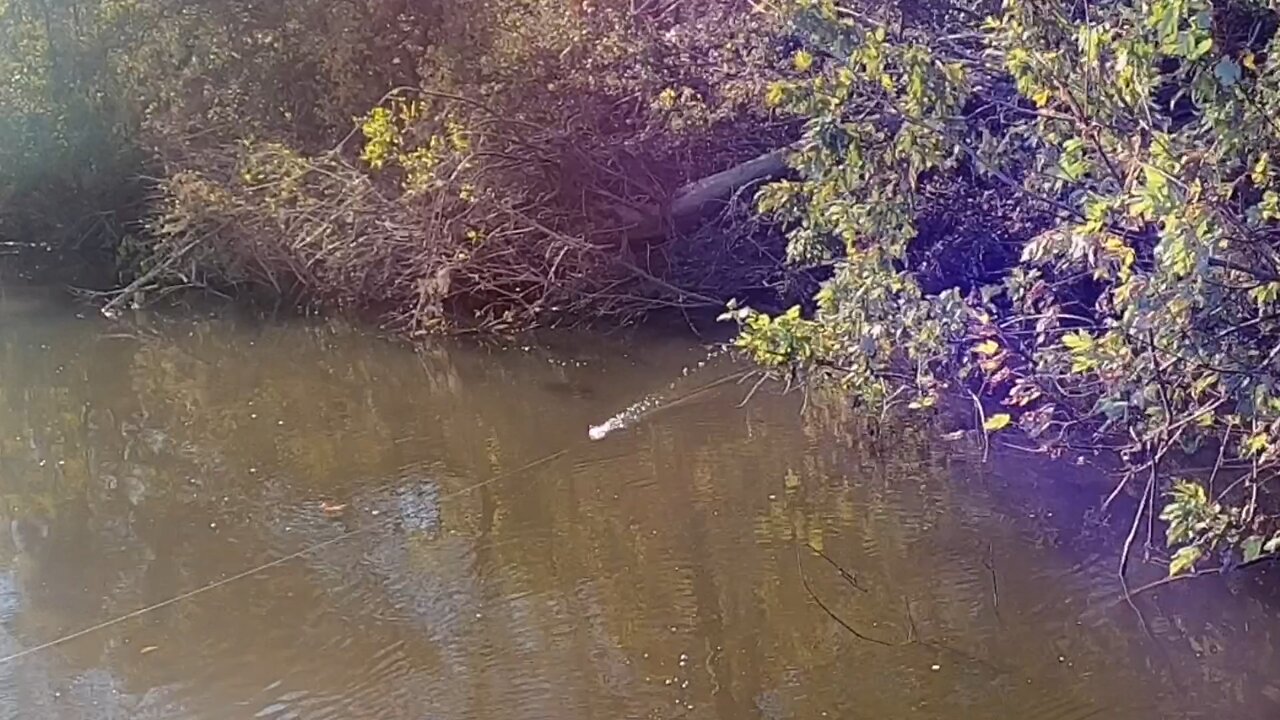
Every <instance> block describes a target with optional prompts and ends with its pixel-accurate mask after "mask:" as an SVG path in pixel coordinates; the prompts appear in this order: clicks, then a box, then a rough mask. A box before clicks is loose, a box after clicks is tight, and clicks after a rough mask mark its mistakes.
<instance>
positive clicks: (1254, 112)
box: [0, 0, 1280, 575]
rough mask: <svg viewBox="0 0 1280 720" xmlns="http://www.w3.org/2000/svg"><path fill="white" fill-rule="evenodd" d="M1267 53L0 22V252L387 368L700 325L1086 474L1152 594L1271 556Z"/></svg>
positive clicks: (1162, 38)
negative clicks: (500, 334)
mask: <svg viewBox="0 0 1280 720" xmlns="http://www.w3.org/2000/svg"><path fill="white" fill-rule="evenodd" d="M1277 17H1278V16H1277V13H1276V12H1275V11H1274V10H1273V9H1272V8H1271V7H1270V6H1269V5H1267V4H1265V3H1262V2H1258V1H1257V0H1216V1H1211V0H1133V1H1132V2H1089V1H1088V0H1075V1H1068V0H1005V2H1003V4H1001V5H997V4H994V3H990V2H987V3H984V2H981V1H962V0H957V1H956V2H947V1H946V0H929V1H927V2H908V1H907V0H902V1H901V2H897V3H887V4H886V3H854V2H846V3H837V2H834V1H832V0H776V2H774V3H772V4H768V3H766V4H759V3H752V2H748V1H747V0H699V1H698V2H693V1H692V0H689V1H685V2H681V1H680V0H674V1H670V2H663V1H661V0H644V1H641V0H603V1H601V2H592V0H576V1H570V0H523V1H522V2H511V1H510V0H338V1H337V2H324V3H321V2H317V1H316V0H290V1H289V2H280V1H279V0H270V1H269V0H204V1H202V2H179V1H178V0H4V1H3V2H0V73H3V75H4V77H5V79H6V82H5V83H3V84H0V136H3V138H4V140H5V142H4V144H3V145H0V242H4V243H5V245H3V246H0V248H22V247H26V246H30V245H41V246H44V247H45V249H47V250H51V251H53V252H52V253H51V254H52V255H54V256H58V257H75V258H81V259H83V258H86V257H87V258H95V259H96V262H99V263H104V264H107V265H109V266H110V267H111V268H113V269H114V270H118V271H119V272H120V273H121V277H120V278H119V280H120V281H121V283H122V284H124V285H125V291H124V292H120V293H117V294H114V295H113V296H112V297H113V299H112V300H110V301H109V304H108V309H110V310H114V309H116V308H118V307H119V306H121V305H122V304H124V303H127V302H129V303H131V302H136V301H138V300H139V299H140V298H141V297H142V296H143V295H144V294H146V293H152V292H154V291H164V290H165V289H168V288H173V287H181V286H201V287H210V288H214V289H218V290H220V291H227V290H236V289H240V288H268V289H270V291H271V292H272V293H275V294H278V295H282V296H286V297H290V298H295V299H300V300H303V301H307V302H319V303H324V304H328V305H332V306H341V307H353V308H358V309H362V310H372V311H375V312H377V313H378V314H379V315H380V316H382V317H383V318H385V319H386V320H387V321H388V322H389V324H391V325H392V326H393V327H395V328H396V329H397V330H399V331H402V332H405V333H407V334H418V333H424V332H432V331H439V330H444V329H452V330H459V329H483V330H488V331H495V330H496V331H507V330H516V329H521V328H526V327H531V326H536V325H547V324H558V323H567V322H575V321H579V320H582V319H602V318H603V319H610V320H612V321H615V322H617V321H622V320H629V319H631V318H634V317H636V316H637V315H638V314H641V313H643V312H646V311H649V310H653V309H657V308H670V307H675V308H681V309H689V308H693V307H698V306H708V307H722V306H723V305H724V304H726V302H728V304H729V305H730V312H729V314H728V315H729V317H730V318H731V319H735V320H737V321H738V322H740V323H741V324H742V326H743V332H742V334H741V336H740V340H739V344H740V345H741V346H742V347H743V348H744V349H746V350H747V351H748V352H750V353H752V354H753V355H754V356H755V357H756V358H757V359H758V360H760V361H761V362H762V363H763V364H765V365H766V366H769V367H772V368H779V369H783V368H785V369H787V370H789V371H791V372H799V373H803V374H804V375H805V377H806V378H808V379H810V380H812V381H823V380H828V381H835V382H837V383H840V384H841V385H843V386H844V387H845V388H846V389H847V390H848V391H849V392H850V393H851V394H852V395H853V396H854V397H855V398H857V399H858V400H859V401H860V402H862V403H864V404H866V405H867V406H868V407H870V408H872V409H874V410H876V411H878V412H880V413H881V414H883V413H886V412H887V411H889V410H890V409H891V408H894V407H897V406H903V407H906V408H911V409H919V410H924V409H928V408H932V407H935V406H937V405H938V404H939V403H940V401H941V400H942V399H944V398H948V397H956V396H959V397H964V398H966V402H968V401H969V400H970V399H971V401H972V406H973V408H974V414H975V418H976V425H978V426H980V428H981V430H982V438H983V442H992V441H1001V442H1006V443H1009V444H1019V445H1022V446H1025V447H1031V448H1033V449H1036V450H1039V451H1044V452H1050V453H1054V454H1063V455H1068V456H1070V457H1081V456H1082V454H1084V455H1087V454H1089V453H1091V452H1092V451H1095V450H1106V451H1108V452H1112V453H1114V454H1115V455H1116V456H1117V457H1119V458H1120V459H1121V461H1122V463H1123V467H1124V471H1123V473H1122V474H1123V482H1121V483H1120V484H1119V485H1118V486H1117V488H1116V493H1114V494H1113V498H1114V497H1116V496H1119V495H1120V494H1122V493H1123V492H1124V491H1126V490H1128V491H1130V493H1131V494H1132V495H1134V496H1135V497H1137V498H1138V504H1137V511H1136V512H1135V513H1134V516H1133V522H1132V525H1131V528H1130V532H1129V535H1128V542H1127V543H1126V546H1125V557H1126V559H1127V558H1128V556H1129V554H1130V551H1131V550H1133V549H1135V548H1137V547H1139V546H1140V545H1141V546H1145V547H1146V548H1147V549H1148V552H1150V551H1151V549H1152V548H1151V545H1152V543H1151V532H1152V529H1153V527H1154V525H1155V523H1154V518H1153V517H1152V516H1153V515H1154V513H1155V510H1156V509H1157V508H1159V507H1160V506H1161V505H1163V506H1164V510H1163V517H1164V519H1165V520H1166V521H1168V523H1169V535H1168V537H1169V540H1170V542H1171V544H1172V546H1173V547H1174V551H1173V554H1172V557H1171V560H1170V571H1171V573H1173V574H1175V575H1176V574H1188V573H1189V572H1190V571H1193V570H1195V569H1196V568H1199V569H1200V571H1201V572H1204V571H1217V570H1220V569H1226V568H1230V567H1233V566H1235V565H1238V564H1240V563H1250V562H1255V561H1257V560H1259V559H1262V558H1265V557H1268V556H1269V555H1271V554H1273V553H1275V552H1277V551H1280V524H1278V523H1277V520H1276V513H1275V508H1274V507H1273V506H1274V505H1275V502H1274V500H1273V499H1271V493H1270V492H1269V491H1270V490H1273V489H1274V488H1272V487H1269V486H1271V485H1274V477H1275V474H1276V472H1277V470H1278V469H1280V389H1277V387H1276V385H1277V381H1278V380H1280V374H1278V372H1277V371H1278V370H1280V342H1278V340H1277V338H1280V232H1278V231H1280V225H1278V221H1280V194H1278V193H1277V192H1276V190H1274V189H1273V187H1274V182H1275V179H1276V175H1277V172H1280V169H1277V167H1276V163H1277V162H1280V114H1278V112H1277V111H1280V83H1277V74H1278V73H1280V56H1277V53H1276V51H1275V50H1276V48H1275V46H1276V44H1277V43H1280V39H1278V38H1277V37H1276V27H1277ZM783 159H785V161H786V162H785V165H784V164H783V162H782V161H783ZM753 198H754V200H755V202H754V203H753V202H752V199H753ZM819 281H821V282H819ZM792 303H796V305H795V307H794V308H793V309H792V310H790V311H785V312H781V310H782V308H785V307H787V306H789V305H791V304H792ZM1198 458H1204V462H1203V463H1201V462H1199V461H1198V460H1197V459H1198ZM1196 465H1204V466H1205V467H1204V468H1203V469H1197V468H1196V467H1195V466H1196ZM1162 498H1165V499H1163V500H1162ZM1143 528H1146V530H1147V533H1146V536H1145V538H1143ZM1139 540H1141V541H1142V542H1141V543H1139Z"/></svg>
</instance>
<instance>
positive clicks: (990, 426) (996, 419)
mask: <svg viewBox="0 0 1280 720" xmlns="http://www.w3.org/2000/svg"><path fill="white" fill-rule="evenodd" d="M1011 422H1013V418H1011V417H1009V413H998V414H996V415H992V416H991V417H989V418H987V421H986V422H985V423H983V424H982V429H983V430H986V431H987V432H997V431H999V430H1003V429H1005V428H1007V427H1009V423H1011Z"/></svg>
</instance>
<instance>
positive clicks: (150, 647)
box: [138, 645, 160, 655]
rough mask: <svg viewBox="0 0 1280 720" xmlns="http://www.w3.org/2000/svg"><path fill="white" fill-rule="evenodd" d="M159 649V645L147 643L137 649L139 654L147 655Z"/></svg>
mask: <svg viewBox="0 0 1280 720" xmlns="http://www.w3.org/2000/svg"><path fill="white" fill-rule="evenodd" d="M159 649H160V646H159V645H148V646H146V647H144V648H142V649H141V650H139V651H138V654H139V655H148V654H150V653H153V652H155V651H157V650H159Z"/></svg>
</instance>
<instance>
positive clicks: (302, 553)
mask: <svg viewBox="0 0 1280 720" xmlns="http://www.w3.org/2000/svg"><path fill="white" fill-rule="evenodd" d="M745 374H746V373H745V372H743V373H733V374H731V375H728V376H726V377H722V378H719V379H717V380H713V381H711V382H709V383H707V384H706V385H703V386H702V387H699V388H697V389H695V390H693V391H691V392H689V393H688V394H686V395H684V396H682V397H678V398H674V399H672V400H671V401H669V402H666V403H662V404H660V405H658V406H656V407H653V408H651V409H650V410H649V411H647V412H643V413H640V414H639V415H638V416H636V417H635V418H634V420H633V421H632V422H630V423H627V424H626V425H625V426H621V427H619V428H617V429H622V427H631V426H633V425H634V424H636V423H637V422H639V421H640V420H643V419H647V418H649V417H651V416H652V415H653V414H655V413H656V412H657V411H659V410H663V409H666V408H670V407H674V406H676V405H679V404H681V403H683V402H684V401H686V400H689V399H691V398H693V397H696V396H698V395H701V394H702V393H704V392H706V391H708V390H711V389H713V388H716V387H720V386H721V385H724V384H727V383H728V382H730V381H732V380H738V379H740V378H742V377H743V376H745ZM590 439H591V440H596V439H600V438H595V437H591V438H590ZM582 444H584V443H583V442H582V441H579V442H576V443H571V444H570V445H568V446H567V447H564V448H561V449H560V450H557V451H556V452H553V453H551V454H549V455H544V456H543V457H540V458H538V459H537V460H534V461H532V462H529V463H526V464H524V465H522V466H520V467H518V468H516V469H514V470H508V471H506V472H501V473H498V474H497V475H494V476H493V477H491V478H489V479H487V480H483V481H481V482H478V483H475V484H473V485H468V486H466V487H463V488H459V489H457V490H454V491H453V492H449V493H445V494H443V495H441V496H440V497H439V499H438V501H444V500H447V499H448V498H451V497H456V496H458V495H462V494H464V493H469V492H472V491H475V490H479V489H480V488H482V487H485V486H486V485H492V484H493V483H495V482H498V481H499V480H502V479H505V478H508V477H511V476H513V475H518V474H520V473H523V472H526V471H528V470H532V469H533V468H536V467H539V466H542V465H546V464H547V463H551V462H554V461H556V460H558V459H560V458H561V457H564V456H565V455H567V454H568V453H569V451H570V450H573V449H574V448H576V447H578V446H579V445H582ZM402 481H403V478H397V479H396V480H395V481H392V482H389V483H386V484H384V485H381V486H379V487H376V488H374V490H373V494H377V493H378V492H381V491H382V490H386V489H388V488H391V487H394V486H395V485H398V484H400V483H401V482H402ZM395 519H396V518H395V517H394V516H388V517H386V518H383V519H381V520H379V521H377V522H373V523H370V524H369V525H366V526H365V527H361V528H356V529H354V530H348V531H346V532H344V533H342V534H340V535H336V536H334V537H332V538H329V539H328V540H325V541H323V542H319V543H316V544H314V545H310V546H307V547H305V548H303V549H301V550H299V551H297V552H294V553H290V554H288V555H284V556H282V557H278V558H276V559H275V560H271V561H269V562H265V563H262V564H261V565H257V566H255V567H252V568H249V569H248V570H244V571H242V572H238V573H236V574H235V575H230V576H228V577H225V578H222V579H220V580H215V581H213V582H210V583H207V584H205V585H201V586H199V587H197V588H194V589H191V590H188V591H186V592H184V593H181V594H179V595H174V596H172V597H170V598H166V599H164V600H161V601H160V602H157V603H152V604H151V605H147V606H145V607H140V608H138V609H137V610H133V611H131V612H128V613H125V614H124V615H119V616H117V617H114V618H111V619H110V620H104V621H102V622H100V623H98V624H96V625H90V626H89V627H86V628H83V629H81V630H77V631H75V632H73V633H70V634H67V635H63V636H61V637H59V638H55V639H53V640H50V641H49V642H46V643H41V644H39V645H34V646H32V647H29V648H26V649H23V650H19V651H18V652H15V653H12V654H10V655H6V656H4V657H0V665H7V664H9V663H11V662H13V661H15V660H20V659H22V658H24V657H27V656H28V655H34V654H35V653H38V652H43V651H45V650H48V649H50V648H54V647H57V646H59V645H63V644H65V643H69V642H71V641H72V640H77V639H79V638H82V637H84V636H86V635H91V634H93V633H96V632H98V631H99V630H105V629H106V628H109V627H112V626H114V625H119V624H120V623H123V622H127V621H129V620H133V619H134V618H137V617H141V616H142V615H146V614H147V613H150V612H154V611H156V610H160V609H162V608H166V607H169V606H170V605H174V604H176V603H180V602H182V601H184V600H190V599H191V598H193V597H196V596H197V595H203V594H205V593H207V592H210V591H212V590H217V589H218V588H220V587H224V586H226V585H230V584H231V583H233V582H236V581H239V580H243V579H245V578H247V577H251V576H253V575H257V574H258V573H261V572H264V571H266V570H270V569H272V568H274V567H279V566H281V565H284V564H285V563H288V562H291V561H293V560H297V559H298V558H302V557H306V556H307V555H310V554H312V553H314V552H316V551H318V550H323V549H324V548H327V547H329V546H331V545H336V544H337V543H340V542H342V541H343V540H348V539H350V538H352V537H355V536H356V535H362V534H364V533H367V532H371V531H373V530H376V529H378V528H380V527H383V526H384V525H386V524H388V523H390V522H391V521H394V520H395Z"/></svg>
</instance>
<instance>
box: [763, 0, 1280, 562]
mask: <svg viewBox="0 0 1280 720" xmlns="http://www.w3.org/2000/svg"><path fill="white" fill-rule="evenodd" d="M785 5H786V7H785V8H782V9H781V10H780V11H781V12H784V13H786V14H787V15H788V16H789V17H790V18H791V22H792V24H793V26H794V27H795V28H796V29H797V31H801V32H804V33H806V37H807V40H806V47H805V49H804V51H803V54H799V55H797V56H796V67H798V68H804V69H805V77H804V78H803V79H801V80H798V81H796V82H788V83H782V84H778V85H776V86H774V88H773V89H772V90H771V91H770V93H769V96H768V99H769V101H770V102H771V103H772V104H773V105H774V106H776V107H777V108H779V109H780V110H781V111H785V112H788V113H792V114H795V115H797V116H799V117H802V118H804V119H805V122H806V131H805V136H804V140H803V142H802V144H801V146H800V148H799V150H798V151H797V152H796V154H795V156H794V157H793V159H792V164H793V166H794V168H795V169H796V171H797V174H798V176H799V179H798V180H794V181H787V182H782V183H777V184H774V185H772V186H771V187H769V188H766V189H765V190H764V191H763V192H762V193H761V194H760V197H759V203H760V206H761V209H762V210H764V211H765V212H769V213H774V214H776V215H778V216H780V217H782V218H784V219H785V220H786V221H787V222H788V223H789V224H790V227H791V228H792V230H791V234H790V253H789V255H790V257H791V259H792V260H793V261H794V262H798V263H827V264H830V265H832V266H833V267H834V272H835V274H834V277H833V278H832V279H831V280H830V282H828V283H827V285H826V287H824V288H823V290H822V291H821V293H819V295H818V297H817V312H816V314H815V315H814V316H813V318H812V319H811V320H803V321H801V320H796V319H795V318H790V317H787V316H783V317H779V318H773V319H768V318H762V317H760V316H757V315H754V314H751V313H747V314H746V315H745V316H744V319H745V322H746V325H745V329H746V331H745V332H744V334H743V335H742V338H741V340H740V342H741V344H742V345H743V346H744V347H746V348H747V349H748V350H751V351H754V352H755V353H756V354H758V355H760V356H762V359H764V360H765V361H766V362H767V363H771V364H772V363H776V362H778V352H779V350H782V351H785V352H788V353H790V356H791V358H792V359H794V360H797V361H800V362H801V363H802V364H803V365H805V366H806V367H808V368H809V369H811V370H819V371H823V372H824V373H825V374H827V375H830V376H834V377H836V378H838V379H839V380H840V381H841V382H843V383H844V384H845V385H846V386H847V387H849V388H850V389H851V390H853V391H855V392H856V393H857V394H858V395H859V396H861V397H862V398H863V399H864V400H868V401H871V402H874V403H886V404H892V403H899V402H900V403H903V404H908V403H909V404H911V405H913V406H914V407H921V406H927V405H931V404H932V401H933V398H935V397H937V396H938V395H939V394H940V393H941V392H942V391H943V388H950V389H951V390H953V391H956V390H959V391H961V392H962V393H963V389H969V390H973V391H975V392H978V394H979V395H980V396H982V397H983V398H984V399H985V402H986V403H987V404H988V405H989V406H997V407H999V408H1000V412H1005V413H1008V414H1009V417H1010V418H1014V419H1016V423H1006V422H1000V423H998V424H999V425H1001V426H1003V425H1004V424H1009V425H1010V427H1011V428H1012V427H1014V426H1015V425H1016V426H1017V427H1018V428H1020V429H1021V430H1022V431H1023V432H1024V433H1025V434H1026V435H1027V436H1029V437H1030V438H1031V441H1032V442H1033V443H1035V444H1038V445H1039V446H1040V447H1041V448H1042V449H1045V450H1048V451H1052V452H1055V453H1061V452H1064V451H1067V450H1069V449H1073V450H1080V449H1082V448H1084V449H1088V448H1089V447H1091V446H1099V445H1100V446H1108V447H1111V448H1113V449H1115V450H1118V451H1119V453H1120V455H1121V456H1122V458H1123V459H1124V461H1125V463H1126V467H1127V473H1126V477H1127V483H1128V484H1129V485H1130V486H1132V487H1133V489H1134V490H1135V491H1136V494H1137V495H1138V497H1139V501H1140V504H1139V513H1138V515H1137V518H1136V519H1135V523H1137V522H1142V521H1143V517H1144V515H1145V512H1144V510H1145V509H1146V508H1150V507H1152V506H1153V505H1154V504H1156V503H1157V502H1158V499H1157V498H1158V496H1159V494H1160V493H1162V492H1164V491H1165V490H1166V489H1168V487H1170V486H1169V484H1168V483H1169V481H1170V480H1171V479H1177V480H1178V482H1179V484H1178V485H1176V489H1175V491H1174V493H1173V495H1172V496H1171V499H1170V504H1169V506H1168V508H1167V509H1166V510H1165V517H1166V519H1168V520H1170V521H1172V522H1173V525H1172V526H1171V528H1170V533H1169V541H1170V543H1171V544H1172V545H1174V546H1177V547H1178V548H1180V549H1179V550H1178V552H1177V554H1176V555H1175V556H1174V559H1173V562H1172V563H1171V565H1170V571H1171V572H1173V573H1181V572H1186V571H1188V570H1190V569H1192V568H1193V567H1195V566H1196V561H1197V560H1199V559H1201V558H1202V556H1203V557H1204V558H1208V557H1209V556H1210V554H1211V553H1210V551H1214V553H1213V557H1215V558H1218V557H1225V558H1226V563H1227V564H1228V565H1229V564H1231V563H1236V562H1242V561H1243V562H1250V561H1253V560H1256V559H1258V558H1259V557H1262V556H1264V555H1265V554H1266V553H1271V552H1274V551H1275V550H1276V549H1277V546H1278V545H1280V533H1278V530H1277V526H1276V522H1275V520H1274V518H1273V516H1272V514H1271V513H1270V512H1268V509H1269V508H1273V506H1274V502H1273V501H1268V500H1267V494H1266V492H1265V491H1266V488H1267V485H1268V483H1270V482H1272V481H1273V478H1274V477H1275V473H1276V470H1277V467H1280V466H1278V465H1277V459H1278V458H1280V397H1278V396H1280V392H1277V390H1276V383H1277V380H1280V374H1278V372H1277V371H1280V345H1277V344H1276V338H1277V336H1278V334H1280V313H1278V312H1277V308H1280V305H1277V303H1280V292H1277V288H1280V255H1277V247H1280V225H1278V224H1277V220H1278V219H1280V204H1278V203H1280V195H1277V193H1276V191H1275V190H1274V184H1275V174H1276V168H1275V164H1274V163H1275V158H1276V157H1277V155H1278V153H1280V123H1278V122H1277V119H1276V118H1277V117H1280V113H1278V112H1277V111H1280V83H1277V79H1278V78H1277V72H1280V56H1278V55H1277V53H1276V50H1277V48H1276V43H1277V39H1276V35H1275V30H1276V26H1277V16H1276V13H1275V11H1274V9H1273V8H1272V7H1270V6H1268V5H1266V4H1262V3H1252V2H1248V1H1247V0H1240V1H1225V2H1217V3H1211V2H1208V1H1207V0H1176V1H1168V0H1142V1H1140V2H1134V3H1065V2H1058V1H1057V0H1047V1H1046V0H1007V1H1006V2H1004V3H1003V5H1002V7H1000V8H988V9H986V10H987V11H988V12H989V17H988V18H987V19H985V20H977V19H970V20H968V21H967V22H963V23H960V24H958V25H955V26H953V27H951V28H949V30H948V32H946V33H943V34H940V33H938V32H936V31H935V30H934V29H933V28H930V27H928V26H922V25H920V24H918V23H913V22H912V21H911V20H910V18H907V17H904V16H903V15H902V14H901V13H899V12H897V11H895V10H894V9H892V8H889V9H884V10H880V11H877V12H876V13H873V14H864V13H863V12H862V11H859V10H856V9H852V8H849V7H844V6H842V5H840V4H838V3H835V2H830V1H829V0H818V1H808V0H801V1H797V2H790V3H785ZM975 17H976V14H975ZM948 178H950V179H958V180H959V181H960V182H961V183H962V184H963V185H965V186H966V187H968V188H970V192H973V193H987V192H995V193H998V194H1001V195H1004V196H1010V197H1014V198H1016V199H1017V201H1018V202H1019V203H1020V204H1022V205H1023V206H1024V207H1025V208H1026V213H1027V215H1029V216H1031V221H1030V222H1027V223H1026V225H1024V226H1023V227H1015V228H1013V229H1011V230H1010V231H1009V232H1008V233H1007V234H1006V235H1005V236H1004V237H990V238H988V237H975V238H968V239H967V240H966V242H965V253H967V254H969V255H982V254H1002V256H1003V257H1005V258H1006V259H1007V262H1004V263H1003V264H1002V265H1001V266H1000V267H998V272H997V273H995V274H994V275H992V274H987V275H983V274H981V273H973V272H971V271H970V268H969V267H967V266H962V265H955V264H953V265H952V266H949V267H943V268H942V269H941V271H938V270H937V268H935V267H931V266H930V265H929V264H928V263H927V262H926V259H927V257H928V253H929V250H930V248H929V247H927V246H926V245H927V243H928V242H933V240H932V239H930V238H925V237H924V236H923V235H922V234H921V232H920V230H921V228H920V226H919V223H918V221H919V219H920V217H921V216H922V215H924V214H925V213H926V212H927V211H928V209H929V207H930V204H931V203H935V202H937V199H936V197H931V195H930V193H929V188H930V187H931V186H933V185H936V184H938V183H940V182H945V179H948ZM988 429H990V425H988ZM1200 448H1205V449H1206V452H1205V453H1204V455H1205V457H1207V459H1208V465H1209V466H1210V468H1211V471H1205V472H1204V473H1202V474H1195V473H1187V472H1183V471H1180V470H1179V468H1180V467H1186V466H1188V465H1194V464H1199V463H1194V462H1187V460H1186V459H1187V458H1191V457H1195V454H1196V453H1197V451H1198V450H1199V449H1200ZM1175 458H1178V459H1179V460H1178V461H1175ZM1184 475H1185V476H1186V477H1183V476H1184ZM1195 483H1203V484H1202V485H1197V484H1195ZM1259 491H1262V492H1261V493H1260V492H1259ZM1134 527H1135V533H1134V535H1136V534H1137V532H1136V531H1137V527H1138V526H1137V524H1135V526H1134ZM1131 540H1132V538H1131ZM1231 547H1235V548H1238V549H1237V550H1235V551H1225V550H1224V548H1231ZM1224 553H1225V554H1224Z"/></svg>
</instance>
